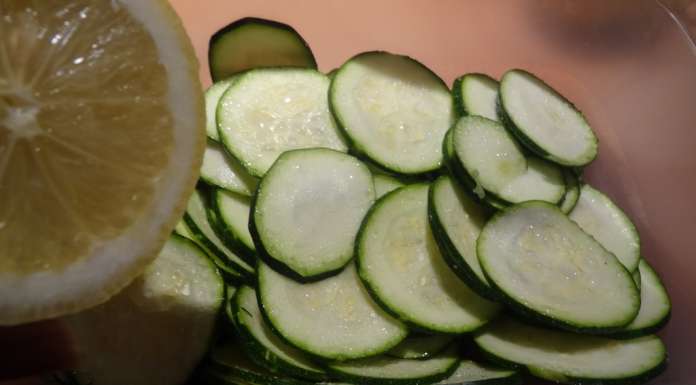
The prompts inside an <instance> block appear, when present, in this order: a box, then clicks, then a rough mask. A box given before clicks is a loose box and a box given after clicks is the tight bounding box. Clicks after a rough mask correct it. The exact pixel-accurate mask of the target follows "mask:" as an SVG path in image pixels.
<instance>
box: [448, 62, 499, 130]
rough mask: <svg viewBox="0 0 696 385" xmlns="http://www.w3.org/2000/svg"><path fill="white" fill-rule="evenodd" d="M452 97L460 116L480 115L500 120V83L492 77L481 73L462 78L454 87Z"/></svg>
mask: <svg viewBox="0 0 696 385" xmlns="http://www.w3.org/2000/svg"><path fill="white" fill-rule="evenodd" d="M452 96H453V97H454V103H455V104H454V107H455V109H456V110H457V113H458V114H459V115H460V116H463V115H478V116H483V117H484V118H488V119H491V120H498V111H497V106H496V103H497V99H498V81H497V80H495V79H493V78H492V77H490V76H488V75H485V74H479V73H470V74H466V75H463V76H460V77H458V78H457V79H456V80H455V81H454V84H453V85H452Z"/></svg>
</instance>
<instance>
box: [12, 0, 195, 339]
mask: <svg viewBox="0 0 696 385" xmlns="http://www.w3.org/2000/svg"><path fill="white" fill-rule="evenodd" d="M204 138H205V135H204V107H203V99H202V95H201V85H200V82H199V80H198V64H197V61H196V58H195V56H194V53H193V49H192V47H191V44H190V41H189V39H188V37H187V35H186V33H185V31H184V30H183V28H182V26H181V24H180V22H179V19H178V18H177V16H176V14H175V13H174V11H173V10H172V9H171V8H170V7H169V5H168V4H167V3H166V1H159V0H51V1H30V0H0V325H15V324H19V323H24V322H30V321H36V320H40V319H46V318H52V317H57V316H61V315H64V314H68V313H73V312H77V311H80V310H82V309H85V308H87V307H91V306H93V305H97V304H99V303H101V302H104V301H106V300H107V299H109V298H110V297H111V296H112V295H114V294H115V293H117V292H118V291H119V290H121V289H122V288H124V287H125V286H126V285H127V284H128V283H130V282H131V281H132V280H133V279H134V278H135V277H136V276H137V275H138V274H140V273H141V272H142V271H143V270H144V268H145V267H146V266H147V264H148V263H149V262H150V261H152V260H153V259H154V257H156V255H157V253H158V251H159V250H160V248H161V247H162V245H163V243H164V241H165V240H166V238H167V236H168V234H169V232H170V231H171V230H172V228H173V227H174V225H175V223H176V221H177V219H178V218H179V217H181V215H182V213H183V210H184V206H185V203H186V201H187V198H188V196H189V195H190V194H191V192H192V189H193V186H194V184H195V181H196V178H197V175H198V169H199V167H200V162H201V157H202V151H203V147H204V144H205V142H204V140H205V139H204Z"/></svg>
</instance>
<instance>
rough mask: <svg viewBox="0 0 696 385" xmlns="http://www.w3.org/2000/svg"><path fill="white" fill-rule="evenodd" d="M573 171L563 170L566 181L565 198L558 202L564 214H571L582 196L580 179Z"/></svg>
mask: <svg viewBox="0 0 696 385" xmlns="http://www.w3.org/2000/svg"><path fill="white" fill-rule="evenodd" d="M578 178H579V177H578V176H577V175H575V173H574V172H573V171H570V170H568V169H564V170H563V180H564V181H565V186H566V191H565V194H564V195H563V199H561V202H560V203H559V204H558V207H560V209H561V211H563V214H566V215H567V214H569V213H570V212H571V211H573V209H574V208H575V205H576V204H577V203H578V199H579V198H580V181H579V180H578Z"/></svg>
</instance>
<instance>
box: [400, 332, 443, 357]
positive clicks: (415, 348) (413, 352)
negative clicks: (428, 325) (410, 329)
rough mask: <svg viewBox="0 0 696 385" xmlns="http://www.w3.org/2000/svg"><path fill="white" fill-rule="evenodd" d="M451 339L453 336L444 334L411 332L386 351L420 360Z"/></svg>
mask: <svg viewBox="0 0 696 385" xmlns="http://www.w3.org/2000/svg"><path fill="white" fill-rule="evenodd" d="M452 341H454V338H453V337H452V336H449V335H446V334H433V335H427V334H412V335H410V336H408V338H406V339H405V340H403V341H402V342H401V343H400V344H398V345H396V346H395V347H394V349H392V350H390V351H388V352H387V355H388V356H392V357H396V358H405V359H409V360H422V359H425V358H431V357H433V356H435V355H436V354H438V353H440V352H441V351H443V350H444V349H445V348H446V347H447V346H448V345H450V344H451V343H452Z"/></svg>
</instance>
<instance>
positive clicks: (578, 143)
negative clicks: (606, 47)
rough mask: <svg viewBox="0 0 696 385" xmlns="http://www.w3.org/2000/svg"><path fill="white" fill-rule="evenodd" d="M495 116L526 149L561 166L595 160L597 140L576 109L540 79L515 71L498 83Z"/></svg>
mask: <svg viewBox="0 0 696 385" xmlns="http://www.w3.org/2000/svg"><path fill="white" fill-rule="evenodd" d="M498 95H499V99H498V104H499V108H498V115H499V117H500V120H501V121H502V122H504V123H505V127H506V128H507V129H509V130H510V132H512V133H513V134H514V135H515V136H516V137H517V138H518V139H519V140H520V141H521V142H522V143H523V144H524V145H525V146H527V147H528V148H529V149H530V150H532V151H534V152H535V153H537V155H539V156H541V157H543V158H545V159H548V160H550V161H552V162H556V163H558V164H561V165H564V166H584V165H586V164H588V163H590V162H591V161H592V160H593V159H594V158H595V157H596V156H597V137H596V136H595V134H594V132H592V128H590V125H589V124H588V123H587V121H586V120H585V117H584V116H583V115H582V113H581V112H580V111H578V110H577V109H576V108H575V106H574V105H573V104H572V103H571V102H569V101H568V100H567V99H565V98H564V97H563V96H561V94H559V93H558V92H556V91H555V90H554V89H553V88H551V87H550V86H549V85H547V84H546V83H544V82H543V81H542V80H541V79H539V78H537V77H536V76H534V75H532V74H531V73H529V72H527V71H523V70H520V69H514V70H510V71H508V72H506V73H505V74H504V75H503V77H502V78H501V80H500V92H499V94H498Z"/></svg>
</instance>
